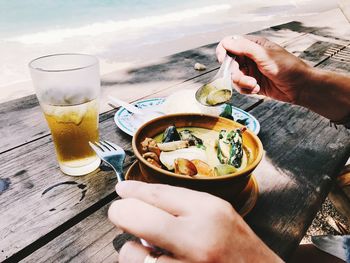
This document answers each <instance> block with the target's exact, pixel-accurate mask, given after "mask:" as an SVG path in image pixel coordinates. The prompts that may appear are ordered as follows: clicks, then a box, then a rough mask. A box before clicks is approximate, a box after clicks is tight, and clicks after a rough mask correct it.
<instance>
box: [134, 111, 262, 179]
mask: <svg viewBox="0 0 350 263" xmlns="http://www.w3.org/2000/svg"><path fill="white" fill-rule="evenodd" d="M180 116H197V117H209V118H216V119H218V120H219V119H223V120H225V121H229V122H232V123H234V124H235V125H237V126H239V127H245V126H244V125H242V124H240V123H238V122H236V121H233V120H230V119H227V118H224V117H221V116H214V115H209V114H202V113H175V114H167V115H164V116H160V117H157V118H154V119H152V120H149V121H147V122H146V123H144V124H143V125H141V126H140V127H139V128H138V129H137V131H136V132H135V134H134V136H133V137H132V149H133V152H134V154H135V156H136V158H137V159H138V160H139V161H140V162H142V163H143V164H145V165H146V166H148V167H149V168H151V169H153V170H155V171H157V172H160V173H162V174H165V175H167V176H171V177H176V178H179V179H186V180H199V181H205V180H206V181H221V180H227V179H229V178H233V177H240V176H242V175H246V174H247V172H250V171H251V170H253V169H255V168H256V167H257V166H258V164H259V163H260V161H261V159H262V157H263V152H264V150H263V145H262V142H261V140H260V138H259V137H258V136H257V135H256V134H255V133H253V132H252V131H251V130H249V129H247V130H246V131H245V132H248V133H249V134H250V136H252V137H253V138H254V140H255V142H256V143H257V145H258V147H257V152H258V153H257V157H256V158H255V160H254V161H253V162H252V163H251V164H250V165H247V166H246V167H245V168H244V169H242V170H240V171H238V172H236V173H232V174H228V175H223V176H213V177H200V178H198V177H189V176H185V175H181V174H176V173H173V172H170V171H167V170H165V169H162V168H158V167H156V166H154V165H152V164H150V163H149V162H147V161H146V159H145V158H143V157H142V155H141V153H140V152H139V151H138V149H137V146H136V139H137V138H138V136H139V134H140V133H141V131H142V129H143V128H144V127H146V126H148V125H150V124H152V123H154V122H157V121H158V120H159V119H163V118H173V117H180Z"/></svg>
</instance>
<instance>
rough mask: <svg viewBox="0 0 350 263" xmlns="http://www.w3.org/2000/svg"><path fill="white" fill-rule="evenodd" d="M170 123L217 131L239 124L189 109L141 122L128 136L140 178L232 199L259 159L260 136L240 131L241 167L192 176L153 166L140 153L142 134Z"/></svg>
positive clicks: (148, 134)
mask: <svg viewBox="0 0 350 263" xmlns="http://www.w3.org/2000/svg"><path fill="white" fill-rule="evenodd" d="M174 124H175V126H176V127H177V128H181V127H200V128H206V129H211V130H215V131H218V132H219V131H220V130H222V129H226V130H232V129H235V128H241V127H243V126H242V125H241V124H239V123H237V122H235V121H232V120H229V119H226V118H222V117H216V116H211V115H204V114H190V113H187V114H183V113H181V114H172V115H165V116H162V117H159V118H156V119H153V120H151V121H149V122H147V123H145V124H144V125H142V126H141V127H140V128H139V129H138V130H137V131H136V133H135V135H134V137H133V140H132V148H133V151H134V153H135V155H136V157H137V159H138V160H139V166H140V171H141V173H142V176H143V177H144V180H145V181H147V182H150V183H162V184H170V185H175V186H181V187H186V188H190V189H194V190H198V191H204V192H208V193H210V194H213V195H216V196H218V197H221V198H223V199H225V200H227V201H229V202H231V203H232V202H234V199H235V197H236V196H237V195H238V194H239V193H241V192H242V190H243V189H244V188H245V187H246V186H247V184H248V181H249V179H250V176H251V174H252V172H253V170H254V169H255V168H256V167H257V165H258V164H259V162H260V161H261V159H262V155H263V146H262V143H261V141H260V139H259V138H258V137H257V136H256V135H255V134H254V133H253V132H251V131H250V130H246V131H245V132H244V133H243V145H244V146H245V147H246V148H248V149H249V151H250V157H249V161H248V165H247V166H246V167H245V168H244V169H242V170H240V171H237V172H235V173H232V174H228V175H225V176H217V177H201V178H193V177H188V176H184V175H179V174H175V173H173V172H170V171H167V170H164V169H161V168H158V167H156V166H153V165H152V164H150V163H149V162H147V161H146V160H145V159H144V158H143V157H142V146H141V142H142V141H143V140H144V139H145V138H146V137H148V138H153V137H155V136H156V135H158V134H160V133H162V132H164V130H165V129H166V128H167V127H168V126H170V125H174Z"/></svg>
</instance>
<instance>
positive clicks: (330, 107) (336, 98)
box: [297, 68, 350, 121]
mask: <svg viewBox="0 0 350 263" xmlns="http://www.w3.org/2000/svg"><path fill="white" fill-rule="evenodd" d="M306 78H307V81H305V85H303V86H302V87H301V92H300V95H299V99H298V101H297V104H299V105H301V106H303V107H306V108H309V109H310V110H312V111H314V112H316V113H318V114H320V115H322V116H324V117H326V118H328V119H330V120H332V121H340V120H343V119H344V118H347V117H348V116H349V115H350V77H348V76H345V75H342V74H337V73H334V72H329V71H324V70H320V69H316V68H310V70H309V72H307V74H306Z"/></svg>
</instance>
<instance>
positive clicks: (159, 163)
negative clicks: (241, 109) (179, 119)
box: [141, 125, 250, 178]
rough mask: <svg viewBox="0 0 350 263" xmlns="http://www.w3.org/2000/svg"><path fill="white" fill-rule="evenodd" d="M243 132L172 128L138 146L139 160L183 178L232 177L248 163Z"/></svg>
mask: <svg viewBox="0 0 350 263" xmlns="http://www.w3.org/2000/svg"><path fill="white" fill-rule="evenodd" d="M245 129H246V128H245V127H243V128H237V129H232V130H224V129H222V130H221V131H215V130H211V129H206V128H200V127H181V128H177V127H175V126H174V125H172V126H169V127H167V128H166V129H165V130H164V132H162V133H160V134H158V135H156V136H155V137H153V138H145V139H144V140H143V141H142V142H141V146H142V157H143V158H144V159H145V160H146V161H147V162H149V163H150V164H152V165H154V166H156V167H158V168H161V169H164V170H166V171H170V172H173V173H175V174H179V175H183V176H186V177H193V178H203V177H218V176H223V175H228V174H234V173H236V172H238V171H240V170H242V169H244V168H245V167H247V165H248V163H249V160H250V150H249V149H248V148H247V147H245V146H244V145H243V138H242V133H243V132H244V131H245Z"/></svg>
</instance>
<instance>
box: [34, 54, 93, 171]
mask: <svg viewBox="0 0 350 263" xmlns="http://www.w3.org/2000/svg"><path fill="white" fill-rule="evenodd" d="M29 68H30V73H31V76H32V80H33V85H34V89H35V92H36V95H37V97H38V100H39V103H40V106H41V108H42V110H43V112H44V115H45V118H46V121H47V123H48V125H49V128H50V130H51V135H52V139H53V142H54V145H55V149H56V156H57V159H58V163H59V166H60V169H61V171H62V172H63V173H65V174H68V175H72V176H80V175H84V174H87V173H90V172H92V171H94V170H95V169H96V168H97V167H99V165H100V159H99V158H98V157H97V156H96V154H95V152H94V151H93V150H92V149H91V148H90V146H89V143H88V142H89V141H92V142H94V141H98V139H99V133H98V116H99V110H98V108H99V107H98V106H99V103H98V98H99V95H100V77H99V64H98V60H97V58H95V57H93V56H90V55H83V54H56V55H49V56H44V57H40V58H37V59H34V60H33V61H31V62H30V63H29Z"/></svg>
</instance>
